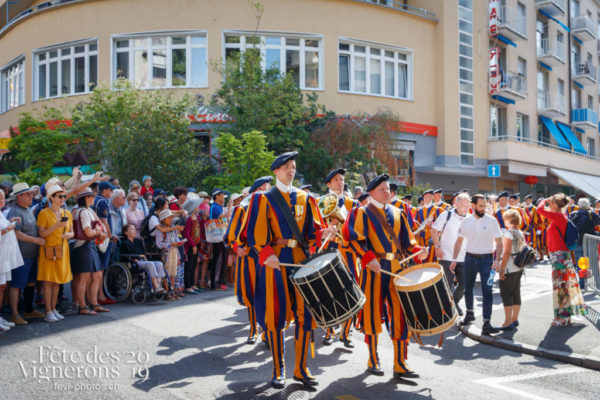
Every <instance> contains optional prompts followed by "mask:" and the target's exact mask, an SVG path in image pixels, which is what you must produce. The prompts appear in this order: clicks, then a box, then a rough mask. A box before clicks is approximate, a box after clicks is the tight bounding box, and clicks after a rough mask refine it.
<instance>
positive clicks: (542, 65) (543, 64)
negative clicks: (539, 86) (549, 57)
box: [540, 61, 552, 71]
mask: <svg viewBox="0 0 600 400" xmlns="http://www.w3.org/2000/svg"><path fill="white" fill-rule="evenodd" d="M540 67H543V68H546V69H547V70H548V71H552V67H551V66H549V65H548V64H546V63H543V62H541V61H540Z"/></svg>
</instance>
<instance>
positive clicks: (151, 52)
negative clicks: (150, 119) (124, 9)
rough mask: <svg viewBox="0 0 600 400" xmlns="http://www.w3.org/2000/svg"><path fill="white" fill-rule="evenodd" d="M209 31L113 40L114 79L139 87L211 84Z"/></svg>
mask: <svg viewBox="0 0 600 400" xmlns="http://www.w3.org/2000/svg"><path fill="white" fill-rule="evenodd" d="M206 48H207V43H206V33H205V32H189V31H185V32H171V33H168V34H160V35H142V34H140V35H129V36H119V37H115V38H114V40H113V54H114V57H113V73H112V77H113V79H117V78H125V79H129V80H130V81H132V82H134V83H135V85H136V86H137V87H139V88H174V87H208V62H207V54H206Z"/></svg>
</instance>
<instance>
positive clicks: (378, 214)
mask: <svg viewBox="0 0 600 400" xmlns="http://www.w3.org/2000/svg"><path fill="white" fill-rule="evenodd" d="M367 209H368V210H369V211H371V213H372V214H373V215H374V216H375V218H377V221H379V224H380V225H381V227H382V228H383V230H384V231H385V233H387V234H388V235H389V236H390V237H391V238H392V242H393V243H394V245H395V246H396V248H397V249H398V250H396V252H397V253H399V254H402V245H401V244H400V241H399V240H398V236H396V234H395V233H394V229H393V228H392V227H391V226H390V224H389V223H388V221H387V219H385V217H384V216H383V215H381V212H379V210H378V209H377V207H375V206H374V205H373V204H372V203H369V205H368V206H367ZM400 212H402V210H400Z"/></svg>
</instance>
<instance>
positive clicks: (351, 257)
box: [323, 168, 359, 349]
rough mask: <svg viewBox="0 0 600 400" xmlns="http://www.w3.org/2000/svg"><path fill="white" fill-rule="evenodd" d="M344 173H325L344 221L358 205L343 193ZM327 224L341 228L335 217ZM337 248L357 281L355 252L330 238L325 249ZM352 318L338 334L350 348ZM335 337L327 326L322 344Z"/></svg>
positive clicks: (342, 170)
mask: <svg viewBox="0 0 600 400" xmlns="http://www.w3.org/2000/svg"><path fill="white" fill-rule="evenodd" d="M345 174H346V170H345V169H344V168H337V169H334V170H333V171H331V172H329V173H328V174H327V177H326V178H325V184H326V185H327V189H328V190H329V193H333V194H335V195H336V196H337V199H338V200H337V206H338V210H339V214H340V217H342V218H344V221H345V220H346V219H347V218H348V216H349V215H350V213H351V211H352V209H353V208H356V207H358V206H359V204H358V201H356V200H354V199H353V198H351V197H350V196H347V195H346V194H345V193H344V187H345V184H344V175H345ZM326 222H327V224H328V225H334V226H336V227H338V228H339V229H341V228H342V226H341V221H338V220H337V219H336V218H334V217H331V218H327V220H326ZM333 249H337V250H339V251H340V253H341V255H342V257H344V261H346V266H347V267H348V268H349V271H348V272H350V273H351V274H352V276H353V277H354V279H355V280H356V281H357V282H358V278H359V276H358V273H359V271H358V267H357V264H358V263H357V262H356V253H355V251H354V250H353V249H352V247H350V245H349V243H348V242H347V241H345V240H342V239H340V238H336V239H335V240H331V241H330V242H329V245H328V246H327V250H333ZM353 320H354V318H350V319H349V320H348V321H346V322H345V323H344V326H343V331H342V334H341V336H340V340H341V341H342V342H343V343H344V347H346V348H349V349H352V348H354V344H353V343H352V341H351V340H350V329H351V328H352V322H353ZM334 337H335V330H334V329H333V328H329V329H328V330H327V332H326V334H325V338H324V339H323V344H324V345H325V346H330V345H331V344H332V343H333V339H334Z"/></svg>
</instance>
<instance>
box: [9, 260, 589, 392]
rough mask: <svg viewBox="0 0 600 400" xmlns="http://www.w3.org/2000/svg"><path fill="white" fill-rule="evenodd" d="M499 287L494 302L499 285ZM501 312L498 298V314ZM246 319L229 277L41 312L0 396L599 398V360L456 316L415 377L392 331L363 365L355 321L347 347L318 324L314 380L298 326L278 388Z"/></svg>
mask: <svg viewBox="0 0 600 400" xmlns="http://www.w3.org/2000/svg"><path fill="white" fill-rule="evenodd" d="M547 269H548V267H544V266H543V265H542V266H540V267H539V268H536V269H534V270H532V271H531V272H530V273H529V274H528V276H527V279H526V281H525V282H524V299H533V298H537V297H539V296H541V295H542V293H544V291H546V290H548V288H549V277H548V275H546V273H547ZM545 277H548V278H547V279H545ZM544 285H545V286H544ZM476 293H478V290H476ZM536 296H537V297H536ZM495 297H496V300H497V302H498V303H499V295H498V294H497V290H496V293H495ZM477 300H478V301H479V300H480V298H479V297H478V298H477ZM523 307H524V308H525V307H526V303H525V304H524V306H523ZM501 313H502V311H501V310H500V309H498V307H496V308H495V310H494V321H497V320H498V319H500V320H501V318H499V317H500V316H501V315H502V314H501ZM246 319H247V316H246V311H245V309H244V308H242V307H240V306H239V305H238V304H237V302H236V301H235V299H234V296H233V290H231V289H230V290H228V291H226V292H205V293H202V294H199V295H195V296H190V295H188V296H187V297H186V298H184V299H183V300H181V301H178V302H170V303H168V304H165V303H162V304H144V305H134V304H131V303H123V304H118V305H114V306H112V307H111V312H110V313H106V314H101V315H97V316H83V315H68V316H66V319H65V320H64V321H62V322H59V323H54V324H48V323H45V322H42V321H34V322H33V323H30V324H29V325H27V326H19V327H16V328H13V330H11V331H10V332H8V334H6V335H5V336H4V337H3V338H1V339H0V387H1V388H2V389H1V392H2V398H3V399H15V400H16V399H34V398H44V399H72V398H73V399H74V398H77V399H104V398H107V399H108V398H110V399H134V398H135V399H173V398H181V399H213V398H218V399H252V398H259V399H260V398H273V399H284V398H290V399H304V398H315V399H339V400H354V399H391V398H400V397H401V398H406V399H413V398H414V399H421V398H422V399H429V398H430V399H458V398H466V399H482V398H485V399H486V400H494V399H499V400H500V399H502V400H504V399H506V398H507V397H510V398H523V399H598V398H600V395H599V394H598V393H599V392H600V372H597V371H593V370H588V369H583V368H580V367H574V366H572V365H568V364H562V363H560V362H557V361H552V360H547V359H544V358H535V357H532V356H528V355H523V354H520V353H516V352H511V351H507V350H503V349H499V348H496V347H492V346H489V345H486V344H482V343H479V342H476V341H473V340H471V339H469V338H467V337H465V336H464V335H462V334H461V333H459V332H458V330H457V329H456V328H453V329H452V330H450V331H449V332H448V334H447V336H446V340H445V342H444V345H443V348H442V349H439V348H436V347H435V346H434V345H435V343H437V339H438V338H437V337H431V338H426V340H425V346H424V347H419V346H417V345H416V344H415V343H411V345H410V346H409V352H408V354H409V358H408V362H409V365H410V366H411V367H412V368H413V369H414V370H415V371H417V372H418V373H419V374H420V378H418V379H410V380H409V379H402V380H396V379H394V378H393V376H392V367H393V351H392V350H393V347H392V343H391V341H390V340H389V337H387V336H386V335H382V337H381V340H380V357H381V360H382V366H383V368H384V369H385V371H386V374H385V376H383V377H376V376H371V375H368V374H367V373H366V372H365V370H366V366H367V347H366V345H365V344H364V343H363V336H362V335H361V334H360V333H354V335H353V340H354V343H355V345H356V347H355V349H354V351H352V352H350V351H349V350H347V349H345V348H344V347H343V346H342V345H341V343H336V344H334V345H332V346H329V347H325V346H323V345H322V344H321V340H322V337H323V332H322V331H321V330H319V331H318V332H317V335H316V336H317V339H316V356H315V358H314V359H310V360H309V361H308V363H309V368H310V369H311V372H312V373H313V375H315V376H316V377H317V379H318V380H319V383H320V384H319V386H318V387H317V388H315V389H314V390H310V391H308V390H307V389H306V388H305V387H303V386H302V385H301V384H299V383H296V382H294V381H293V380H292V379H291V374H292V372H293V341H292V340H293V337H292V336H293V329H292V328H291V329H289V330H288V331H287V336H286V344H287V348H288V351H287V354H286V363H287V366H288V367H287V375H288V380H287V386H286V388H285V389H284V390H282V391H276V390H274V389H272V388H271V387H270V384H269V380H270V375H271V362H270V352H269V351H268V350H267V349H266V348H265V347H264V346H263V345H262V344H261V343H260V342H259V343H257V344H256V345H247V344H246V343H245V340H246V336H247V325H246V323H245V321H246ZM550 319H551V316H549V317H548V321H550ZM548 324H549V322H548Z"/></svg>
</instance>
